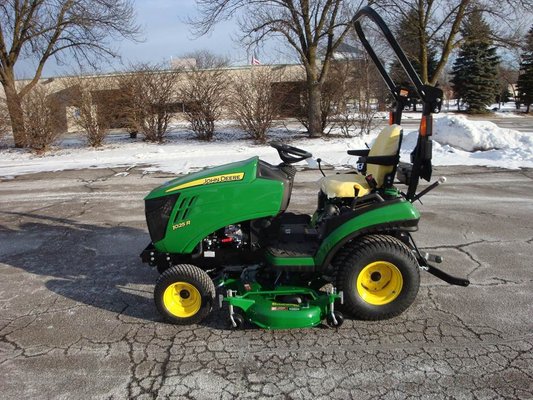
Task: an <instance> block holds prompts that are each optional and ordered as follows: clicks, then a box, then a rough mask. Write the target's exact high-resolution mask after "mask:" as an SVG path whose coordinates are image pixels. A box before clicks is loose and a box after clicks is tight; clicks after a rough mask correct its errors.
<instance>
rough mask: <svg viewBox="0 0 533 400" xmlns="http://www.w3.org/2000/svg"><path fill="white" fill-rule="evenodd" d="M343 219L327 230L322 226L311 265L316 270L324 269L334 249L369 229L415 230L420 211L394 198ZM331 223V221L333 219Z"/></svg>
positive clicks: (407, 202) (376, 230)
mask: <svg viewBox="0 0 533 400" xmlns="http://www.w3.org/2000/svg"><path fill="white" fill-rule="evenodd" d="M341 217H342V216H341ZM345 218H348V219H347V220H346V221H345V222H344V221H341V222H342V223H341V224H340V225H338V226H334V228H333V229H329V232H328V228H327V227H326V232H327V236H326V237H325V238H324V240H323V241H322V243H321V245H320V247H319V249H318V251H317V252H316V254H315V257H314V258H315V265H316V266H317V267H318V269H319V270H324V269H325V268H326V267H327V266H328V264H329V263H330V262H331V260H332V259H333V257H334V256H335V254H336V253H337V251H338V250H339V249H340V248H341V247H342V246H343V245H344V244H346V243H347V242H349V241H350V240H352V239H353V238H355V237H357V236H361V235H364V234H368V233H370V232H383V231H391V230H393V231H394V230H395V231H398V230H407V231H413V230H416V229H417V226H418V221H419V219H420V213H419V212H418V210H417V209H416V208H415V207H414V206H413V205H412V204H411V203H410V202H409V201H407V200H405V199H398V200H396V201H393V202H392V203H391V202H385V203H380V204H376V205H373V206H369V207H366V208H365V209H363V210H361V211H355V212H353V213H349V214H348V217H345ZM333 224H335V222H334V221H333ZM335 225H337V224H335Z"/></svg>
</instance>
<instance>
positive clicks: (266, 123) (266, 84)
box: [229, 67, 279, 143]
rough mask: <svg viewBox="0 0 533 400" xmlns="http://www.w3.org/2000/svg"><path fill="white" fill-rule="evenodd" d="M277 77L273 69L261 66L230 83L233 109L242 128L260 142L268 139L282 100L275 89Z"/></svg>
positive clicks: (232, 111) (233, 114) (234, 115)
mask: <svg viewBox="0 0 533 400" xmlns="http://www.w3.org/2000/svg"><path fill="white" fill-rule="evenodd" d="M275 80H276V76H275V74H274V73H273V72H272V70H270V69H269V68H268V67H267V68H262V67H258V68H254V69H253V70H252V71H251V74H250V76H248V77H246V78H239V79H235V80H234V81H233V82H232V85H231V90H230V103H229V106H230V112H231V114H232V116H233V118H235V120H236V121H237V122H238V124H239V126H240V128H241V129H242V130H243V131H245V132H246V133H247V134H248V135H249V136H250V137H251V138H252V139H254V140H255V141H256V142H258V143H265V142H266V141H267V132H268V130H269V129H270V128H271V127H272V124H273V121H274V119H275V118H276V117H277V116H278V115H279V102H276V101H275V99H274V98H273V92H272V83H273V82H274V81H275Z"/></svg>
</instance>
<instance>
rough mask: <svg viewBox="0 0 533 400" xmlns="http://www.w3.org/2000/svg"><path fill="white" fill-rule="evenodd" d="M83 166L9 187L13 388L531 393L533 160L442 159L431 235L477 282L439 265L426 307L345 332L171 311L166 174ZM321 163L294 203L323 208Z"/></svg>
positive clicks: (427, 225)
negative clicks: (151, 253)
mask: <svg viewBox="0 0 533 400" xmlns="http://www.w3.org/2000/svg"><path fill="white" fill-rule="evenodd" d="M123 172H124V171H123V170H120V169H117V170H109V169H106V170H83V171H67V172H57V173H46V174H36V175H28V176H22V177H19V178H17V179H14V180H8V181H2V182H0V276H1V277H2V278H1V280H0V388H1V389H0V398H6V399H22V398H32V399H33V398H63V399H74V398H84V399H85V398H117V399H119V398H120V399H122V398H139V399H149V398H170V397H171V398H198V399H216V398H222V399H226V398H228V399H229V398H234V397H241V398H254V399H255V398H259V397H264V398H267V397H273V398H280V399H285V398H295V399H298V398H302V399H310V398H317V399H318V398H324V399H330V398H333V399H335V398H338V399H348V398H357V399H366V398H380V399H403V398H411V397H412V398H427V399H441V398H442V399H444V398H460V399H493V398H520V399H528V398H533V306H532V305H533V266H532V263H531V259H532V256H533V251H532V250H533V218H532V217H531V216H532V215H533V189H532V180H533V171H531V170H529V171H503V170H494V169H487V168H478V167H454V168H438V169H437V171H436V173H435V176H439V175H446V176H447V177H448V182H449V183H447V184H446V185H444V186H443V187H442V188H439V189H437V190H436V191H434V192H432V193H431V194H430V195H428V196H426V197H425V198H424V199H423V201H424V205H420V206H419V208H420V210H421V211H422V215H423V216H422V221H421V225H420V231H419V232H417V233H416V235H415V238H416V239H417V240H418V242H419V245H421V246H422V247H425V248H427V249H432V252H435V253H438V254H441V255H443V256H444V257H445V263H444V264H442V265H443V268H445V269H446V270H448V271H450V272H452V273H454V274H457V275H461V276H467V277H469V279H470V280H471V281H472V285H471V286H470V287H468V288H460V287H451V286H449V285H447V284H445V283H444V282H441V281H439V280H438V279H436V278H433V277H432V276H430V275H428V274H424V275H423V276H422V286H421V289H420V293H419V296H418V298H417V300H416V301H415V303H414V305H413V306H412V307H411V308H410V309H409V310H408V311H407V312H405V313H404V314H402V315H401V316H399V317H397V318H395V319H392V320H389V321H381V322H362V321H352V320H348V321H346V322H345V324H344V325H343V326H342V327H341V328H340V329H338V330H333V329H329V328H325V327H323V328H314V329H307V330H292V331H263V330H259V329H250V330H246V331H238V332H234V331H231V330H229V329H228V325H227V313H225V312H214V313H212V314H211V316H210V317H209V318H208V319H207V320H206V321H204V323H202V324H201V325H198V326H188V327H176V326H171V325H167V324H165V323H162V322H161V319H160V317H159V315H158V314H157V312H156V309H155V306H154V305H153V300H152V289H153V283H154V281H155V279H156V278H157V273H156V272H155V271H153V270H151V269H149V268H148V267H146V266H145V265H143V264H141V263H140V260H139V258H138V254H139V253H140V251H141V250H142V249H143V248H144V246H145V245H146V244H147V242H148V240H149V239H148V235H147V231H146V228H145V224H144V214H143V202H142V198H143V196H144V195H145V194H146V193H147V191H148V190H149V189H150V188H152V187H154V186H155V185H157V184H160V183H162V182H163V181H165V180H167V179H168V178H169V176H168V175H167V176H165V175H164V174H153V175H143V174H142V173H141V171H138V170H131V171H129V172H128V173H129V175H127V176H124V175H126V174H125V173H123ZM317 178H318V175H317V174H316V173H315V172H305V173H301V174H299V175H297V177H296V179H297V182H298V183H297V184H296V185H295V186H296V187H295V194H294V197H293V201H292V206H291V207H292V209H293V210H299V211H306V210H307V211H309V212H310V211H311V210H312V207H313V205H314V202H315V199H316V191H317V189H316V184H315V182H316V180H317Z"/></svg>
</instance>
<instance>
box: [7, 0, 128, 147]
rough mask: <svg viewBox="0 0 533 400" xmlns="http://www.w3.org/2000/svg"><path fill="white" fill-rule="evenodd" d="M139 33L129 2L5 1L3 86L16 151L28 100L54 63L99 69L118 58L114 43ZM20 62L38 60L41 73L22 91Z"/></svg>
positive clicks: (94, 0)
mask: <svg viewBox="0 0 533 400" xmlns="http://www.w3.org/2000/svg"><path fill="white" fill-rule="evenodd" d="M137 32H138V27H137V26H136V25H135V24H134V11H133V8H132V5H131V2H130V0H5V1H0V83H1V84H2V86H3V88H4V91H5V94H6V99H7V105H8V109H9V114H10V119H11V125H12V127H13V136H14V139H15V145H16V146H17V147H21V146H23V145H24V126H25V123H24V122H25V121H24V112H23V107H22V103H23V99H24V97H25V96H26V95H27V94H28V93H29V92H30V91H31V90H32V88H33V87H34V86H35V85H36V84H37V83H38V81H39V79H40V77H41V74H42V71H43V68H44V66H45V64H46V63H47V62H48V60H49V59H50V58H56V59H58V60H62V59H64V57H67V56H71V57H73V58H74V59H76V60H78V61H79V62H87V63H89V64H90V65H95V63H96V62H97V61H98V60H101V59H102V58H103V57H106V56H110V55H114V52H113V50H112V48H111V47H110V44H109V38H112V39H114V40H116V39H118V38H119V37H123V38H134V37H135V36H136V34H137ZM21 58H30V59H32V60H34V61H35V65H36V68H35V70H34V71H33V73H32V76H31V77H30V79H29V81H28V82H26V83H25V84H24V85H22V86H21V87H17V85H16V84H15V80H16V76H15V70H16V66H17V63H18V61H19V60H20V59H21Z"/></svg>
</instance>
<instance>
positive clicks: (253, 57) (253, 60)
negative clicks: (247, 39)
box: [252, 51, 261, 65]
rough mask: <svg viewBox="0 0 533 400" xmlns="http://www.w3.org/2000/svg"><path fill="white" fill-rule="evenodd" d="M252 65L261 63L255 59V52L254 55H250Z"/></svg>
mask: <svg viewBox="0 0 533 400" xmlns="http://www.w3.org/2000/svg"><path fill="white" fill-rule="evenodd" d="M252 65H261V61H259V60H258V59H257V57H256V54H255V51H254V54H253V55H252Z"/></svg>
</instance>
